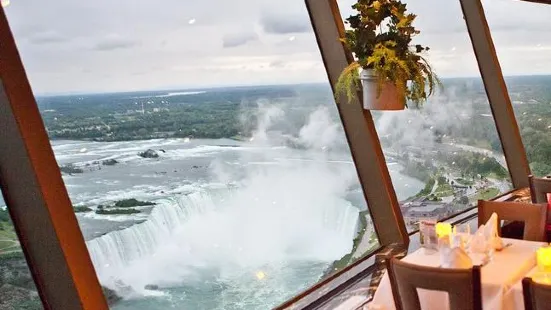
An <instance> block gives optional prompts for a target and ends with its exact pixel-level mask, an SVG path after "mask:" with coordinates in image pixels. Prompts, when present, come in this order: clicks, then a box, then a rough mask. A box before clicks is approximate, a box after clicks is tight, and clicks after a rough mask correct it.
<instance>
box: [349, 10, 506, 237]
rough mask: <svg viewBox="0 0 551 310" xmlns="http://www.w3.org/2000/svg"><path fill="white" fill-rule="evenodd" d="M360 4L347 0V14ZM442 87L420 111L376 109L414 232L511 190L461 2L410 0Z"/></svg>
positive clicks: (419, 40)
mask: <svg viewBox="0 0 551 310" xmlns="http://www.w3.org/2000/svg"><path fill="white" fill-rule="evenodd" d="M353 2H354V1H351V0H341V1H339V7H340V10H341V13H342V16H343V19H346V18H347V17H348V16H349V15H350V14H352V13H353V12H352V10H351V8H350V6H351V5H352V3H353ZM405 3H407V6H408V9H409V10H410V11H411V12H412V13H414V14H416V15H417V19H416V21H415V25H416V28H418V29H419V30H420V31H421V34H420V35H419V36H417V37H416V38H415V43H416V44H421V45H423V46H429V47H430V51H429V52H428V54H427V58H428V59H429V61H430V62H431V64H432V65H433V68H434V70H435V71H436V73H437V74H438V75H439V77H440V79H441V82H442V84H443V85H442V86H443V87H442V89H441V90H440V91H438V92H437V94H436V95H435V96H433V97H431V98H430V99H429V101H428V102H427V103H426V104H425V105H424V106H423V107H421V108H420V109H408V110H405V111H399V112H374V113H372V114H373V116H374V118H375V121H376V126H377V132H378V134H379V137H380V140H381V144H382V147H383V151H384V153H385V156H386V161H387V164H388V168H389V170H390V171H391V176H392V181H393V184H394V187H395V189H396V193H397V196H398V199H399V200H400V201H401V209H402V213H403V215H404V219H405V220H406V225H407V227H408V229H409V230H413V229H416V228H418V225H417V223H418V221H419V219H421V218H438V219H439V218H444V217H447V216H450V215H452V214H455V213H458V212H461V211H463V210H465V209H466V208H468V207H470V206H473V205H474V204H475V203H476V202H477V201H478V199H490V198H494V197H495V196H497V195H498V194H500V193H503V192H506V191H508V190H510V189H511V184H510V177H509V173H508V171H507V166H506V163H505V159H504V156H503V150H502V148H501V142H500V140H499V136H498V134H497V130H496V127H495V123H494V120H493V117H492V113H491V111H490V106H489V103H488V100H487V97H486V94H485V92H484V87H483V85H482V81H481V79H480V74H479V71H478V67H477V63H476V58H475V55H474V53H473V50H472V46H471V42H470V39H469V35H468V33H467V28H466V25H465V21H464V20H463V16H462V13H461V8H460V7H459V2H458V1H453V2H447V1H446V2H434V1H430V2H424V1H405Z"/></svg>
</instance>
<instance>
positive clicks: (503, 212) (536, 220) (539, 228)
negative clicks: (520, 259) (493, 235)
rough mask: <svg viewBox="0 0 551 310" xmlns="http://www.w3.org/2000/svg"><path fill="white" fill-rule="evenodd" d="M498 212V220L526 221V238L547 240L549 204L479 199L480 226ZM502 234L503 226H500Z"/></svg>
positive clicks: (524, 235) (524, 237)
mask: <svg viewBox="0 0 551 310" xmlns="http://www.w3.org/2000/svg"><path fill="white" fill-rule="evenodd" d="M494 212H495V213H496V214H497V217H498V220H499V221H501V220H505V221H520V222H524V234H523V239H524V240H530V241H545V223H546V220H547V205H546V204H532V203H524V202H496V201H484V200H479V201H478V226H480V225H482V224H484V223H486V222H487V221H488V219H489V218H490V217H491V216H492V213H494ZM498 232H499V234H500V235H501V226H499V227H498Z"/></svg>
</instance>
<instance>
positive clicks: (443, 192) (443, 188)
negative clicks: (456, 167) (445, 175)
mask: <svg viewBox="0 0 551 310" xmlns="http://www.w3.org/2000/svg"><path fill="white" fill-rule="evenodd" d="M453 194H454V191H453V187H452V186H451V185H450V184H448V183H438V187H437V188H436V191H435V192H434V195H435V196H436V197H446V196H452V195H453Z"/></svg>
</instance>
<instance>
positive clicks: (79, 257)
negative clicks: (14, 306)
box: [0, 7, 108, 310]
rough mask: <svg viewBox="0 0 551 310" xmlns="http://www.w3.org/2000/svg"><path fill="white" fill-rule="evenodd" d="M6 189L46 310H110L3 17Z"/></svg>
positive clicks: (1, 122)
mask: <svg viewBox="0 0 551 310" xmlns="http://www.w3.org/2000/svg"><path fill="white" fill-rule="evenodd" d="M0 82H1V84H0V150H1V151H0V185H1V188H2V191H3V194H4V198H5V201H6V204H7V205H8V210H9V213H10V216H11V218H12V221H13V223H14V226H15V230H16V232H17V236H18V238H19V241H20V243H21V247H22V249H23V252H24V254H25V258H26V259H27V264H28V266H29V268H30V270H31V274H32V276H33V279H34V282H35V284H36V288H37V290H38V292H39V295H40V298H41V300H42V304H43V306H44V308H45V309H90V310H102V309H108V306H107V302H106V300H105V297H104V296H103V292H102V289H101V286H100V284H99V281H98V278H97V276H96V272H95V270H94V267H93V265H92V261H91V260H90V256H89V254H88V250H87V248H86V244H85V242H84V238H83V236H82V233H81V231H80V228H79V226H78V222H77V219H76V216H75V213H74V210H73V208H72V204H71V201H70V199H69V196H68V194H67V190H66V188H65V185H64V183H63V179H62V178H61V172H60V171H59V168H58V166H57V162H56V159H55V157H54V153H53V151H52V147H51V145H50V141H49V139H48V135H47V133H46V130H45V127H44V123H43V121H42V117H41V116H40V113H39V110H38V106H37V104H36V101H35V98H34V96H33V93H32V90H31V87H30V85H29V82H28V79H27V76H26V74H25V70H24V67H23V64H22V62H21V59H20V57H19V54H18V51H17V47H16V44H15V40H14V38H13V35H12V33H11V31H10V27H9V24H8V20H7V18H6V15H5V14H4V10H3V9H2V8H1V7H0Z"/></svg>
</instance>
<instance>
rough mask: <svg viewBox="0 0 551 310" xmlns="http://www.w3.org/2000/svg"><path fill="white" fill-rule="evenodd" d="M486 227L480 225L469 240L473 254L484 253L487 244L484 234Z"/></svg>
mask: <svg viewBox="0 0 551 310" xmlns="http://www.w3.org/2000/svg"><path fill="white" fill-rule="evenodd" d="M485 228H486V225H484V224H482V225H480V227H479V228H478V230H477V231H476V232H475V233H474V236H473V238H472V239H471V246H470V250H471V252H473V253H484V252H486V248H487V244H488V242H487V241H486V236H485V234H484V231H485Z"/></svg>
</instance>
